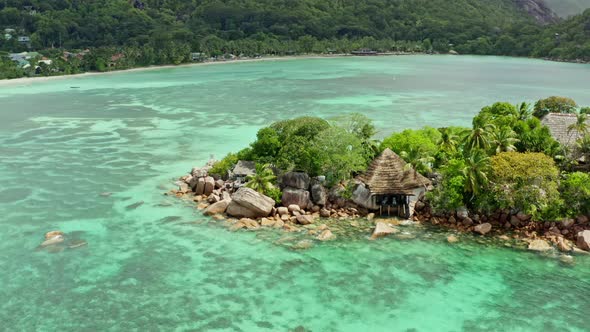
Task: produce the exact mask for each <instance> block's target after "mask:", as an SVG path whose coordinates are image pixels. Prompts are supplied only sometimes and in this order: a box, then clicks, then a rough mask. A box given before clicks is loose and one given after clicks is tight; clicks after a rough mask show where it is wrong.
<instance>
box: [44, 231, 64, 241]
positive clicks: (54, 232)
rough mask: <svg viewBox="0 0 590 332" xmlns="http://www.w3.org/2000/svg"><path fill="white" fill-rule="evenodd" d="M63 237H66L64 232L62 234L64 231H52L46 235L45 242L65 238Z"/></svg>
mask: <svg viewBox="0 0 590 332" xmlns="http://www.w3.org/2000/svg"><path fill="white" fill-rule="evenodd" d="M63 235H64V232H62V231H51V232H47V233H45V240H49V239H51V238H53V237H56V236H63Z"/></svg>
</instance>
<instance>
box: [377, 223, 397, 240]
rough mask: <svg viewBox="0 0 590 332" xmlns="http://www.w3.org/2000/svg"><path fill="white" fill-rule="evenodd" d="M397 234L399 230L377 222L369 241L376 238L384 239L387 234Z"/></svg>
mask: <svg viewBox="0 0 590 332" xmlns="http://www.w3.org/2000/svg"><path fill="white" fill-rule="evenodd" d="M398 232H399V230H397V229H395V228H393V227H391V226H389V225H388V224H386V223H384V222H378V223H377V224H376V225H375V230H374V231H373V235H372V236H371V239H377V238H380V237H384V236H387V235H389V234H395V233H398Z"/></svg>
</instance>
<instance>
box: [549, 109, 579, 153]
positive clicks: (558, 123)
mask: <svg viewBox="0 0 590 332" xmlns="http://www.w3.org/2000/svg"><path fill="white" fill-rule="evenodd" d="M577 120H578V118H577V116H576V114H561V113H549V114H547V115H545V116H544V117H543V118H542V119H541V123H542V124H543V125H545V126H547V128H549V131H550V132H551V136H553V138H554V139H555V140H556V141H558V142H559V143H560V144H561V145H564V146H569V147H572V146H573V145H574V144H575V143H576V141H577V140H578V139H579V138H580V137H581V135H580V134H579V133H578V132H577V131H575V130H573V131H570V132H569V133H568V130H567V129H568V127H569V126H571V125H573V124H574V123H576V121H577ZM586 123H587V124H588V126H590V119H589V120H588V121H586Z"/></svg>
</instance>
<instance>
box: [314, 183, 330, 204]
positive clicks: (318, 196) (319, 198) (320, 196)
mask: <svg viewBox="0 0 590 332" xmlns="http://www.w3.org/2000/svg"><path fill="white" fill-rule="evenodd" d="M311 198H312V200H313V202H314V203H315V204H316V205H319V206H324V205H326V202H327V200H328V194H327V193H326V188H324V186H322V185H321V184H319V183H318V184H314V185H313V186H311Z"/></svg>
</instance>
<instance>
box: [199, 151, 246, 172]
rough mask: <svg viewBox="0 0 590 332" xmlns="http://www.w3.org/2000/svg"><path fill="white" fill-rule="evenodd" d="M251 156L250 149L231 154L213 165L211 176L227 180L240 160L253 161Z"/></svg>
mask: <svg viewBox="0 0 590 332" xmlns="http://www.w3.org/2000/svg"><path fill="white" fill-rule="evenodd" d="M251 154H252V152H251V149H250V148H246V149H243V150H241V151H239V152H238V153H229V154H228V155H227V156H225V157H224V158H223V159H221V160H219V161H218V162H216V163H215V164H213V167H211V169H210V170H209V174H211V175H212V176H217V177H220V178H223V179H225V178H227V176H228V174H229V172H230V171H231V170H232V169H233V168H234V167H235V166H236V164H237V163H238V161H239V160H249V159H251V158H250V156H251Z"/></svg>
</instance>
